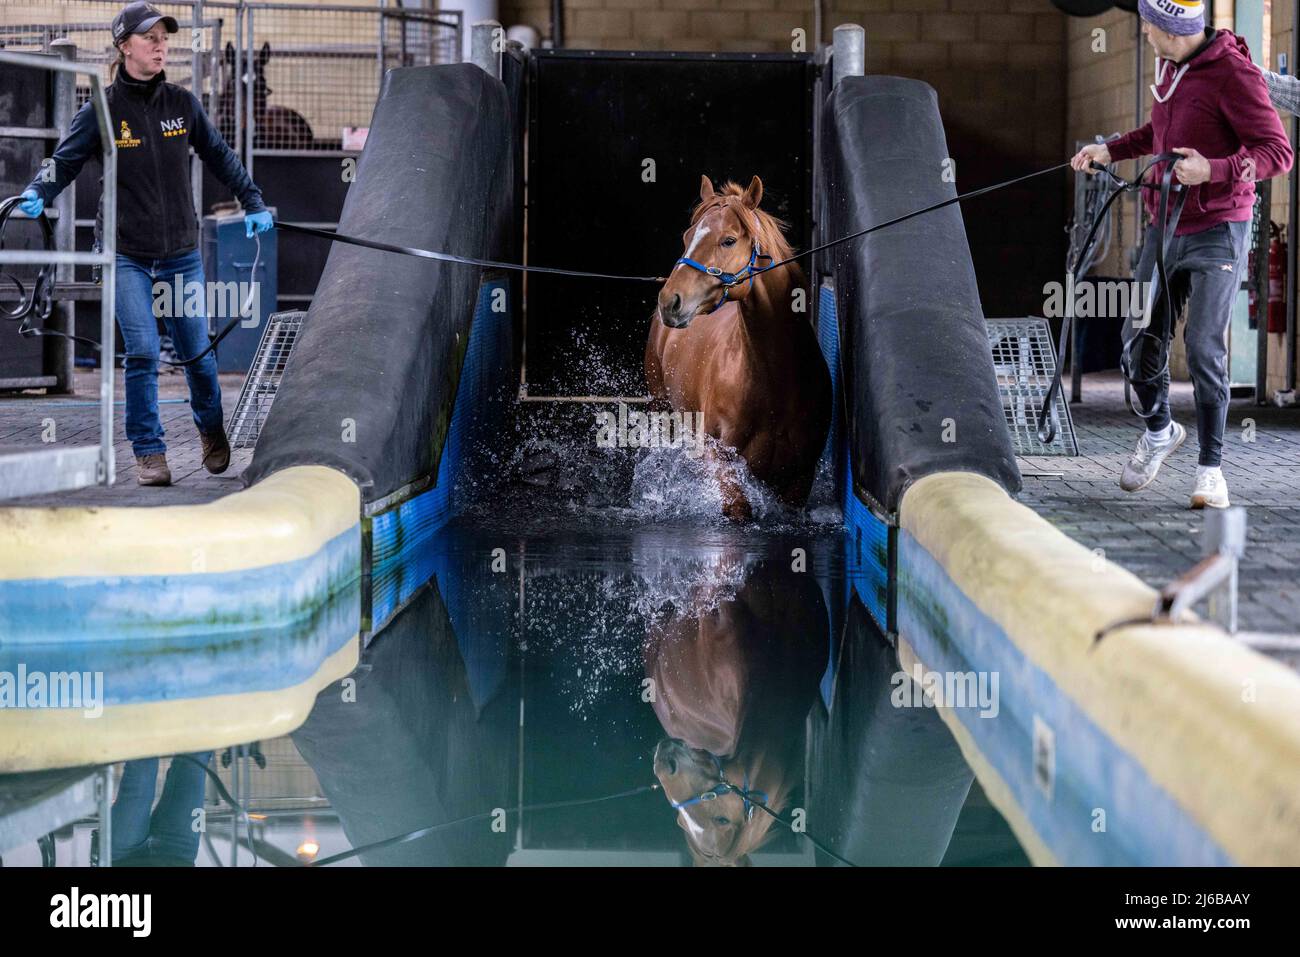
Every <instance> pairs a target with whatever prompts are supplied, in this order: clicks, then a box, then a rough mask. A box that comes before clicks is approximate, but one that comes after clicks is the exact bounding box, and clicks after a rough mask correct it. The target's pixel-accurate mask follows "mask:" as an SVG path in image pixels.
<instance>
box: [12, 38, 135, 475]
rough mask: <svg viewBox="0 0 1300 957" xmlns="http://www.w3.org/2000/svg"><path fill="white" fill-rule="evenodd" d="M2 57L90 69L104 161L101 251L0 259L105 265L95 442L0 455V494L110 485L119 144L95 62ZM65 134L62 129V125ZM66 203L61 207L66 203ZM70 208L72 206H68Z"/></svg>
mask: <svg viewBox="0 0 1300 957" xmlns="http://www.w3.org/2000/svg"><path fill="white" fill-rule="evenodd" d="M0 63H7V64H12V65H14V66H25V67H31V68H32V69H37V70H51V71H53V72H55V73H60V74H71V75H72V76H74V77H75V76H77V75H80V74H89V75H90V99H91V102H92V103H93V104H94V109H95V120H96V123H97V124H98V126H99V141H100V151H101V153H102V157H103V164H104V167H103V168H104V193H103V218H104V239H103V247H104V248H103V251H102V252H76V251H75V250H65V249H56V250H55V251H53V252H46V251H44V250H36V249H32V250H2V249H0V265H4V264H10V265H33V264H35V265H41V264H46V263H53V264H55V265H57V266H60V267H61V266H82V265H86V266H103V267H104V271H103V293H102V295H101V297H100V302H99V316H100V336H99V338H100V343H101V352H100V356H101V359H100V378H99V444H98V445H92V446H80V447H76V448H52V449H32V450H29V451H22V452H12V453H9V454H6V455H3V456H0V496H3V497H6V498H16V497H19V496H24V495H39V494H42V493H46V492H60V491H66V490H70V489H77V488H85V487H86V486H89V485H99V484H102V485H112V484H113V479H114V473H115V463H114V458H113V302H114V298H115V285H116V281H117V270H116V262H117V147H116V145H115V143H114V142H113V123H112V119H111V117H110V116H109V112H108V101H107V100H106V99H105V97H104V84H103V83H102V82H101V80H100V78H99V76H98V74H97V73H96V72H95V68H94V67H93V66H90V65H88V64H84V63H76V62H72V61H69V60H64V59H61V58H59V57H53V56H48V55H46V56H38V55H34V54H27V53H12V52H8V51H3V50H0ZM61 133H62V134H66V131H61ZM66 208H67V207H65V209H66ZM69 212H70V210H69Z"/></svg>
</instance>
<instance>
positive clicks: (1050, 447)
mask: <svg viewBox="0 0 1300 957" xmlns="http://www.w3.org/2000/svg"><path fill="white" fill-rule="evenodd" d="M985 324H986V328H987V330H988V338H989V349H990V350H991V351H992V353H993V368H994V370H995V372H996V373H997V377H998V394H999V395H1000V396H1001V397H1002V413H1003V415H1004V416H1005V417H1006V420H1007V430H1008V431H1009V432H1010V433H1011V440H1012V442H1013V443H1014V444H1015V449H1016V455H1068V456H1075V455H1078V454H1079V443H1078V440H1077V439H1076V438H1075V434H1074V422H1073V421H1072V420H1071V419H1070V406H1069V403H1067V402H1066V401H1065V395H1064V389H1057V390H1056V395H1055V397H1053V399H1052V409H1051V415H1052V418H1053V420H1054V421H1055V422H1056V435H1055V437H1054V438H1053V439H1052V441H1051V442H1050V443H1044V442H1043V441H1042V440H1041V439H1039V437H1038V410H1039V409H1041V408H1042V406H1043V398H1044V396H1046V395H1047V389H1048V387H1049V386H1050V385H1051V384H1052V377H1053V376H1054V375H1055V374H1056V350H1055V349H1054V348H1053V346H1052V332H1051V329H1050V328H1048V325H1047V320H1046V319H1037V318H1025V319H988V320H986V321H985Z"/></svg>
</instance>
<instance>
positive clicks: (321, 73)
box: [0, 0, 462, 308]
mask: <svg viewBox="0 0 1300 957" xmlns="http://www.w3.org/2000/svg"><path fill="white" fill-rule="evenodd" d="M121 6H122V0H46V2H43V3H40V4H32V5H31V6H28V7H26V8H25V9H23V10H15V9H13V8H0V48H5V49H8V50H13V51H20V52H30V53H38V52H46V51H47V50H48V48H49V44H50V43H51V42H52V41H54V40H56V39H65V40H71V41H72V42H74V43H75V44H76V47H77V49H76V59H77V61H78V62H79V63H83V64H94V65H97V66H99V67H100V69H101V74H100V75H101V77H102V79H103V80H104V81H105V82H107V81H108V78H109V77H108V66H109V64H110V63H111V62H112V61H113V60H114V59H115V54H114V52H113V48H112V44H111V43H110V24H111V22H112V19H113V17H114V15H115V14H116V13H117V11H118V10H119V9H121ZM155 6H157V7H158V9H159V10H161V11H162V12H163V13H164V14H167V15H168V16H172V17H175V18H176V21H177V23H178V25H179V26H180V32H179V33H178V34H177V35H176V36H174V37H173V38H172V42H171V44H170V45H169V48H168V55H167V79H168V80H169V81H170V82H173V83H176V84H178V85H180V86H183V87H186V88H187V89H190V90H192V91H193V92H194V93H195V95H196V96H198V97H199V99H200V101H201V102H202V103H203V105H204V107H205V108H206V109H207V111H208V115H209V116H210V117H211V118H212V121H213V124H214V125H215V126H216V127H217V128H218V129H219V130H220V131H221V133H222V135H223V136H224V137H225V139H226V141H227V142H228V143H229V144H230V146H231V147H232V148H233V149H234V150H235V151H236V152H237V153H238V154H239V156H240V158H241V160H243V162H244V165H245V166H246V167H247V168H248V171H249V172H250V174H252V175H253V177H254V179H255V180H256V182H257V183H258V185H259V186H260V187H262V190H263V194H264V196H265V198H266V200H267V203H268V204H269V205H271V206H273V207H275V209H276V213H277V215H278V216H279V218H281V219H286V220H294V221H298V222H305V223H309V224H312V225H317V226H320V227H321V228H333V227H335V226H336V225H337V223H338V217H339V213H340V211H341V210H342V207H343V197H344V196H345V194H346V192H347V186H348V182H349V180H348V166H347V163H348V162H349V160H352V159H354V158H355V157H356V156H357V155H358V154H359V153H360V151H361V145H362V143H363V141H364V132H363V131H364V129H365V127H366V126H367V125H368V123H369V122H370V112H371V110H372V109H373V107H374V103H375V100H376V98H377V96H378V92H379V84H380V82H381V80H382V78H383V74H384V71H385V70H387V69H390V68H392V67H396V66H427V65H430V64H434V63H450V62H457V61H459V59H460V50H461V40H460V37H461V20H462V14H461V13H460V12H459V11H434V10H424V9H418V8H407V7H396V6H393V7H389V6H383V5H372V6H361V5H357V6H333V5H330V6H320V5H313V4H306V3H283V4H281V3H266V2H261V3H246V2H225V0H170V2H169V0H162V2H159V3H156V4H155ZM89 89H90V88H89V86H85V85H83V87H82V89H81V91H80V96H79V102H84V100H85V98H86V97H87V96H89ZM192 178H193V184H194V208H195V210H196V212H197V213H198V214H199V216H200V219H201V218H202V214H203V213H205V212H207V211H208V210H209V209H211V208H212V206H213V205H214V204H217V203H221V202H227V201H230V200H231V199H232V197H231V195H230V193H229V191H227V190H226V189H225V187H224V186H223V185H221V184H220V183H219V182H217V180H216V179H215V178H214V177H212V176H211V175H208V174H206V173H205V171H204V169H203V167H202V164H201V163H200V161H199V160H198V158H197V157H195V158H194V159H193V168H192ZM97 179H98V177H97V176H93V175H83V176H82V177H80V179H79V181H78V183H77V187H78V189H77V192H76V193H75V194H74V195H75V196H76V209H77V218H76V227H77V248H78V249H82V250H88V249H90V248H91V244H92V229H93V226H94V219H95V208H96V206H97V204H98V202H99V187H98V184H97V182H96V181H97ZM279 242H280V250H279V277H278V280H279V281H278V283H277V290H278V297H277V298H278V307H279V308H293V307H302V308H305V307H306V305H307V303H308V302H309V301H310V300H311V295H312V293H313V291H314V290H315V288H316V282H317V280H318V279H319V278H320V272H321V269H322V268H324V264H325V258H326V256H327V254H328V244H327V243H322V242H319V241H317V240H313V239H309V238H306V237H301V236H294V237H289V236H287V235H285V236H281V237H279Z"/></svg>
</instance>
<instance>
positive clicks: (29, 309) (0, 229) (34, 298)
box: [0, 196, 262, 368]
mask: <svg viewBox="0 0 1300 957" xmlns="http://www.w3.org/2000/svg"><path fill="white" fill-rule="evenodd" d="M22 202H25V200H24V199H23V197H21V196H11V197H9V198H8V199H6V200H4V201H3V202H0V249H3V248H4V233H5V229H6V228H7V227H8V225H9V218H10V217H11V216H12V215H13V212H14V210H15V209H16V208H17V207H18V205H19V204H20V203H22ZM37 222H39V223H40V226H41V237H42V240H43V242H44V249H45V252H47V253H52V252H54V251H55V249H56V248H57V247H56V246H55V242H54V227H53V226H51V225H50V220H49V218H48V217H47V216H46V215H45V213H44V212H42V213H41V215H40V216H38V217H37ZM261 255H262V243H261V240H258V243H257V254H256V255H255V256H254V257H253V267H252V269H251V270H250V271H249V276H250V277H251V276H252V275H253V274H254V273H255V272H256V271H257V262H258V259H260V258H261ZM55 268H56V267H55V266H54V264H53V263H49V264H46V265H44V266H42V267H41V269H40V272H38V273H37V275H36V279H35V281H34V282H33V283H32V294H31V297H30V298H28V296H27V287H26V286H24V285H23V283H22V280H20V279H19V278H18V277H17V276H13V275H8V274H6V275H3V276H0V279H8V280H9V281H10V282H11V283H13V284H14V286H15V288H17V290H18V305H17V306H16V307H15V308H13V309H0V317H3V318H5V319H9V320H11V321H15V322H17V323H18V334H19V335H20V336H23V337H24V338H31V337H33V336H57V337H59V338H61V339H71V340H72V341H73V342H80V343H82V344H83V345H87V346H90V347H91V348H92V349H94V350H95V351H96V352H100V351H102V350H103V346H102V344H101V343H99V342H97V341H96V340H94V339H88V338H86V337H85V336H75V335H72V334H71V333H68V332H63V331H62V330H59V329H37V328H35V327H34V326H33V325H32V320H33V319H37V320H39V321H40V322H41V323H42V324H44V323H45V322H46V321H47V320H48V319H49V318H50V313H51V312H52V311H53V308H54V285H55ZM246 309H247V303H245V306H244V308H243V309H240V310H239V311H240V312H241V313H243V312H245V311H246ZM245 318H247V316H244V315H236V316H233V317H232V318H231V319H230V321H229V322H227V323H226V324H225V326H223V327H222V329H221V331H220V332H218V333H217V334H216V335H215V336H214V337H213V338H212V340H211V341H210V342H209V343H208V347H207V348H206V349H204V350H203V351H202V352H200V353H199V354H198V355H194V356H191V357H190V358H188V359H180V360H173V359H163V358H161V357H160V356H141V355H134V354H132V353H125V354H123V355H122V357H121V358H123V359H145V360H150V361H154V362H161V363H162V364H163V365H169V366H176V367H177V368H180V367H183V366H190V365H193V364H194V363H196V362H198V361H199V360H200V359H202V358H203V357H204V356H206V355H207V354H208V353H209V352H211V351H212V350H213V349H215V348H216V347H217V345H218V344H219V343H220V342H221V340H222V339H224V338H226V336H228V335H230V333H231V332H233V331H234V329H235V326H236V325H238V324H239V323H240V322H242V321H243V320H244V319H245Z"/></svg>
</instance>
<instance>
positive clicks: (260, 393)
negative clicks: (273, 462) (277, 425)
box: [230, 310, 307, 449]
mask: <svg viewBox="0 0 1300 957" xmlns="http://www.w3.org/2000/svg"><path fill="white" fill-rule="evenodd" d="M306 315H307V313H305V312H303V311H301V310H293V311H291V312H276V313H272V314H271V316H270V317H269V318H268V319H267V320H266V329H265V330H264V331H263V332H262V341H261V342H259V343H258V345H257V354H256V355H255V356H253V364H252V366H251V367H250V368H249V370H248V375H247V376H245V378H244V388H243V389H242V390H241V391H240V393H239V401H238V402H237V403H236V404H235V412H234V415H232V416H231V418H230V422H231V425H230V447H231V448H232V449H251V448H253V447H254V446H255V445H257V437H258V436H259V435H261V434H262V424H263V423H264V422H265V421H266V415H267V413H268V412H270V411H271V404H272V403H273V402H274V401H275V394H276V391H277V390H278V389H279V388H280V377H281V376H282V375H283V374H284V370H285V367H286V366H287V365H288V364H289V356H290V354H292V352H293V346H294V343H295V342H297V341H298V332H299V330H300V329H302V321H303V319H304V318H305V317H306Z"/></svg>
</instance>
